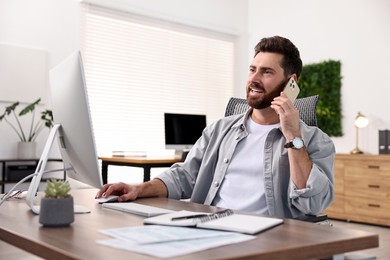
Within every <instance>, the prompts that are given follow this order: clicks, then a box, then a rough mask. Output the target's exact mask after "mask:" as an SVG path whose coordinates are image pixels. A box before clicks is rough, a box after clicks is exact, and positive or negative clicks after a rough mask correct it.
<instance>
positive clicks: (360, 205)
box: [345, 197, 390, 219]
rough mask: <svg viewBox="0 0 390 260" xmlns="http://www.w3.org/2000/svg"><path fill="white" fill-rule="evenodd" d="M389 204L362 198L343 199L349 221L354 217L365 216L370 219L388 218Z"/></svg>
mask: <svg viewBox="0 0 390 260" xmlns="http://www.w3.org/2000/svg"><path fill="white" fill-rule="evenodd" d="M389 212H390V203H389V202H384V201H383V200H382V201H380V200H378V199H367V198H362V197H347V198H345V213H347V214H348V215H350V216H351V217H350V218H351V219H353V218H354V217H355V216H366V217H372V218H386V219H388V218H389Z"/></svg>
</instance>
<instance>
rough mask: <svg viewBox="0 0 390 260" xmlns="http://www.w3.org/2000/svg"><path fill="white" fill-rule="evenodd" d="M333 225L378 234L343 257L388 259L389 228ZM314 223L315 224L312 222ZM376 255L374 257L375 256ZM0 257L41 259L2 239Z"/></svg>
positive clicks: (389, 247)
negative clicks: (373, 243) (370, 244)
mask: <svg viewBox="0 0 390 260" xmlns="http://www.w3.org/2000/svg"><path fill="white" fill-rule="evenodd" d="M331 221H332V223H333V226H334V227H341V228H351V229H358V230H364V231H368V232H372V233H377V234H379V248H375V249H367V250H362V251H356V252H352V253H348V254H345V256H344V257H345V259H353V260H357V259H359V260H360V259H377V260H386V259H390V228H387V227H379V226H374V225H365V224H358V223H348V222H345V221H337V220H331ZM313 225H315V224H313ZM375 257H376V258H375ZM0 259H12V260H37V259H42V258H39V257H36V256H34V255H31V254H29V253H27V252H25V251H23V250H20V249H18V248H16V247H14V246H11V245H9V244H7V243H5V242H3V241H0Z"/></svg>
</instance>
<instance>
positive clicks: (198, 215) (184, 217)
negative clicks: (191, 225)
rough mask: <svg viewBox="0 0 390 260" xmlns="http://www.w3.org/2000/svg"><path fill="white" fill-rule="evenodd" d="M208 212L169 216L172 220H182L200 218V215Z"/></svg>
mask: <svg viewBox="0 0 390 260" xmlns="http://www.w3.org/2000/svg"><path fill="white" fill-rule="evenodd" d="M206 216H208V214H195V215H189V216H183V217H175V218H171V220H172V221H176V220H184V219H193V218H201V217H206Z"/></svg>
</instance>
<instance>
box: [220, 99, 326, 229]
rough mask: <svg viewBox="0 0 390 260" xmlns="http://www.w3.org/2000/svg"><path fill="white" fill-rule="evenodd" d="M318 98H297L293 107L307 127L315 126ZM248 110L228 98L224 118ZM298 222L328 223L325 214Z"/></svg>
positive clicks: (247, 107)
mask: <svg viewBox="0 0 390 260" xmlns="http://www.w3.org/2000/svg"><path fill="white" fill-rule="evenodd" d="M318 99H319V96H318V95H315V96H310V97H304V98H298V99H296V100H295V102H294V105H295V107H296V108H297V109H298V111H299V116H300V118H301V119H302V121H303V122H305V123H306V124H307V125H309V126H317V115H316V106H317V102H318ZM248 109H249V106H248V104H247V103H246V99H243V98H235V97H232V98H230V100H229V102H228V104H227V106H226V110H225V116H231V115H237V114H241V113H245V112H246V111H247V110H248ZM298 220H303V221H308V222H313V223H322V222H325V223H329V222H328V216H327V215H326V214H318V215H305V216H302V217H300V218H298Z"/></svg>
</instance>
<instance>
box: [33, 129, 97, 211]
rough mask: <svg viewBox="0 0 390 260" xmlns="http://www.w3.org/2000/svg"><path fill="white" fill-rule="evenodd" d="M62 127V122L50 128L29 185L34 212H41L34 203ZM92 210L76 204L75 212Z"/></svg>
mask: <svg viewBox="0 0 390 260" xmlns="http://www.w3.org/2000/svg"><path fill="white" fill-rule="evenodd" d="M60 127H61V125H60V124H56V125H54V126H53V128H52V129H51V130H50V134H49V137H48V138H47V141H46V144H45V147H44V149H43V152H42V154H41V158H40V159H39V162H38V165H37V168H36V169H35V173H34V177H33V178H32V180H31V183H30V186H29V187H28V191H27V195H26V202H27V205H28V206H29V207H30V208H31V210H32V212H34V213H35V214H39V210H40V206H38V205H34V198H35V195H36V193H37V192H38V189H39V184H40V183H41V180H42V176H43V174H44V170H45V168H46V164H47V161H48V159H49V153H50V150H51V148H52V146H53V143H54V140H55V137H56V135H57V133H58V130H59V129H60ZM90 212H91V211H90V210H89V209H88V208H86V207H84V206H81V205H74V213H77V214H79V213H90Z"/></svg>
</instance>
